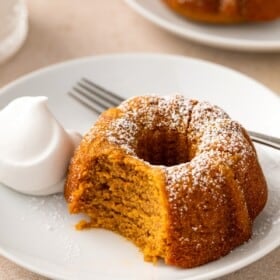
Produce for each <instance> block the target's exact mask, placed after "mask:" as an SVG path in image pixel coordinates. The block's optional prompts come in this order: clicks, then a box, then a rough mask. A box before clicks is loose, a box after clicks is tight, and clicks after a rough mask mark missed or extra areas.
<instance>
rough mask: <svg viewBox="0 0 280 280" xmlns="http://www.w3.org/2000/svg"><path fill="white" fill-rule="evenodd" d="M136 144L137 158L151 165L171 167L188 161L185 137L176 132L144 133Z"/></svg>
mask: <svg viewBox="0 0 280 280" xmlns="http://www.w3.org/2000/svg"><path fill="white" fill-rule="evenodd" d="M137 144H138V145H137V149H136V153H137V156H138V157H139V158H141V159H143V160H145V161H147V162H149V163H150V164H153V165H165V166H173V165H177V164H180V163H184V162H188V161H189V160H188V145H187V137H186V135H184V134H182V133H179V132H177V131H170V130H154V131H146V132H145V133H142V136H141V138H139V139H138V143H137Z"/></svg>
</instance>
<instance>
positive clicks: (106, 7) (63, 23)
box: [0, 0, 280, 280]
mask: <svg viewBox="0 0 280 280" xmlns="http://www.w3.org/2000/svg"><path fill="white" fill-rule="evenodd" d="M26 2H27V5H28V9H29V27H30V30H29V34H28V37H27V40H26V42H25V44H24V46H23V48H22V49H21V50H20V51H19V52H18V53H17V54H16V55H15V56H14V57H13V58H12V59H10V60H9V61H7V62H6V63H5V64H2V65H0V87H1V86H4V85H5V84H7V83H9V82H11V81H13V80H15V79H17V78H18V77H20V76H22V75H24V74H26V73H29V72H31V71H34V70H36V69H39V68H41V67H44V66H47V65H50V64H54V63H57V62H61V61H64V60H69V59H73V58H77V57H82V56H90V55H99V54H110V53H126V52H152V53H168V54H178V55H184V56H190V57H196V58H200V59H205V60H208V61H212V62H215V63H219V64H222V65H225V66H227V67H231V68H233V69H236V70H238V71H240V72H242V73H244V74H247V75H249V76H251V77H253V78H254V79H256V80H258V81H260V82H262V83H263V84H265V85H266V86H268V87H269V88H270V89H272V90H274V91H275V92H278V93H279V94H280V78H279V73H280V52H279V53H278V54H277V53H242V52H236V51H235V52H233V51H226V50H220V49H215V48H211V47H207V46H202V45H199V44H196V43H192V42H189V41H186V40H184V39H181V38H178V37H176V36H175V35H172V34H170V33H167V32H166V31H164V30H161V29H160V28H158V27H156V26H154V25H153V24H151V23H150V22H148V21H146V20H145V19H144V18H142V17H141V16H139V15H138V14H136V13H135V12H134V11H132V10H131V9H130V8H129V7H128V6H127V5H126V4H125V3H124V1H123V0H114V1H100V0H83V1H82V2H79V1H73V0H72V1H70V0H59V1H57V0H48V1H43V0H26ZM80 3H82V4H80ZM109 3H110V4H109ZM279 274H280V248H278V249H276V250H275V251H273V252H272V253H270V254H269V255H268V256H266V257H264V258H262V259H261V260H259V261H258V262H256V263H254V264H252V265H250V266H248V267H246V268H244V269H242V270H239V271H237V272H235V273H233V274H230V275H227V276H224V277H222V278H219V279H220V280H232V279H235V280H236V279H242V280H243V279H254V280H263V279H269V280H274V279H275V280H276V279H277V280H278V279H279ZM3 279H5V280H12V279H21V280H25V279H26V280H35V279H36V280H37V279H38V280H41V279H45V278H44V277H41V276H39V275H36V274H33V273H31V272H29V271H27V270H25V269H23V268H20V267H19V266H17V265H15V264H13V263H12V262H10V261H8V260H6V259H5V258H3V257H1V256H0V280H3Z"/></svg>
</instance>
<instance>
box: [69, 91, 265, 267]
mask: <svg viewBox="0 0 280 280" xmlns="http://www.w3.org/2000/svg"><path fill="white" fill-rule="evenodd" d="M65 198H66V200H67V202H68V205H69V211H70V213H85V214H86V215H87V216H88V217H89V219H88V220H87V221H85V220H84V221H81V222H80V223H79V224H78V225H77V228H78V229H84V228H105V229H108V230H111V231H114V232H116V233H119V234H121V235H123V236H124V237H126V238H127V239H128V240H130V241H132V242H133V243H134V244H135V245H136V246H138V247H139V248H140V250H141V251H142V252H143V254H144V257H145V259H146V260H147V261H153V262H155V261H156V260H157V259H163V260H164V262H165V263H166V264H168V265H174V266H178V267H182V268H190V267H195V266H199V265H202V264H205V263H207V262H210V261H213V260H216V259H218V258H220V257H222V256H224V255H226V254H228V253H229V252H230V251H231V250H232V249H234V248H235V247H237V246H239V245H241V244H243V243H244V242H245V241H247V240H248V239H249V238H250V237H251V234H252V225H253V221H254V219H255V218H256V217H257V215H258V214H259V213H260V211H261V210H262V209H263V207H264V205H265V203H266V200H267V186H266V182H265V178H264V175H263V172H262V170H261V168H260V165H259V162H258V159H257V155H256V151H255V149H254V146H253V144H252V142H251V140H250V138H249V136H248V134H247V133H246V131H245V129H244V128H243V127H242V126H241V125H240V124H239V123H237V122H235V121H233V120H231V119H230V117H229V116H228V115H227V114H226V113H225V112H224V111H223V110H222V109H220V108H219V107H217V106H213V105H211V104H209V103H207V102H200V101H197V100H189V99H186V98H185V97H183V96H181V95H175V96H162V97H160V96H139V97H134V98H131V99H129V100H127V101H125V102H123V103H122V104H121V105H120V106H119V107H117V108H112V109H109V110H107V111H106V112H104V113H103V114H101V115H100V117H99V119H98V120H97V122H96V123H95V124H94V125H93V126H92V128H91V129H90V131H89V132H88V133H87V134H86V135H85V136H84V137H83V139H82V141H81V144H80V145H79V147H78V149H77V150H76V152H75V155H74V157H73V158H72V161H71V163H70V167H69V172H68V176H67V180H66V184H65Z"/></svg>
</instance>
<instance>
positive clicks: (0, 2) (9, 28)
mask: <svg viewBox="0 0 280 280" xmlns="http://www.w3.org/2000/svg"><path fill="white" fill-rule="evenodd" d="M27 31H28V13H27V8H26V5H25V2H24V0H0V63H1V62H4V61H6V60H7V59H8V58H9V57H11V56H12V55H13V54H15V53H16V52H17V51H18V50H19V48H20V47H21V46H22V44H23V43H24V41H25V38H26V36H27Z"/></svg>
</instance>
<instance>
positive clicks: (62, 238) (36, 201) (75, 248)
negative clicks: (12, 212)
mask: <svg viewBox="0 0 280 280" xmlns="http://www.w3.org/2000/svg"><path fill="white" fill-rule="evenodd" d="M26 210H27V211H26V213H25V214H24V215H22V216H21V220H22V221H25V220H27V219H28V220H30V219H32V217H33V216H34V217H35V218H34V219H37V215H38V214H39V216H40V221H41V225H40V228H39V230H42V232H44V233H46V234H52V235H55V236H56V239H57V240H58V242H59V245H60V246H61V248H62V250H63V256H64V260H65V261H68V262H71V261H72V260H73V259H74V258H76V257H78V256H80V251H81V250H80V246H79V245H78V244H77V243H76V242H75V241H74V239H73V238H72V237H71V236H69V235H68V234H65V226H68V220H69V214H68V211H67V205H66V202H65V199H64V197H63V195H61V194H57V195H52V196H48V197H30V198H29V199H28V207H27V209H26Z"/></svg>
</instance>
